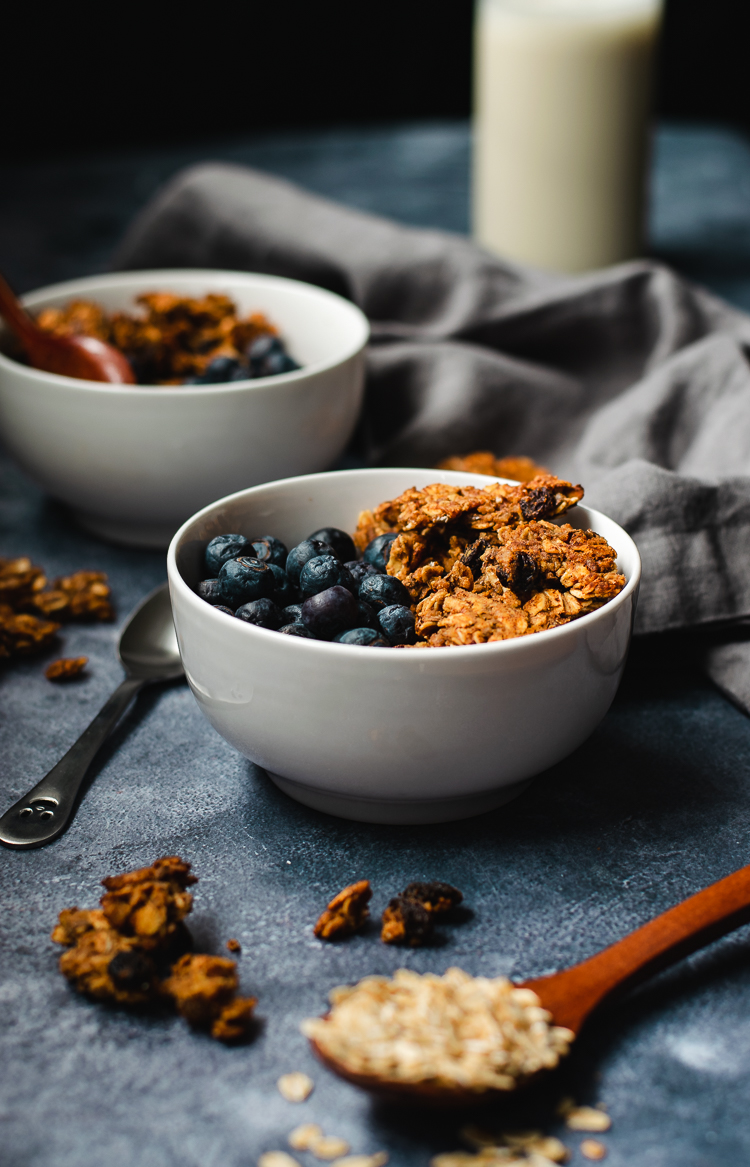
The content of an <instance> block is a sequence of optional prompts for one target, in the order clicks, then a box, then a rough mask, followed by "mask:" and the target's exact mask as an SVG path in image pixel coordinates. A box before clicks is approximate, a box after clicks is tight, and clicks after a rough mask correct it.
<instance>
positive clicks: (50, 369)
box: [0, 275, 135, 385]
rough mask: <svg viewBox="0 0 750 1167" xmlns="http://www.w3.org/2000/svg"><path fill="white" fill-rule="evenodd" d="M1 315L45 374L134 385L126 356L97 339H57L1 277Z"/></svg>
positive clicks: (84, 337) (88, 337)
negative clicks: (33, 318)
mask: <svg viewBox="0 0 750 1167" xmlns="http://www.w3.org/2000/svg"><path fill="white" fill-rule="evenodd" d="M0 315H2V316H4V317H5V319H6V321H7V322H8V324H9V325H10V327H11V329H12V330H13V332H14V333H15V334H16V336H17V337H18V339H19V341H20V342H21V344H22V346H23V349H24V352H25V353H26V356H27V357H28V358H29V363H30V364H31V365H32V367H33V368H35V369H43V370H44V371H45V373H61V374H62V375H63V376H64V377H80V378H81V379H82V380H84V381H111V382H113V383H114V384H118V385H135V375H134V373H133V370H132V368H131V365H130V361H129V360H128V359H127V357H125V356H123V354H122V353H121V352H119V350H118V349H116V348H113V347H112V345H111V344H105V342H104V341H103V340H97V338H96V337H94V336H54V335H53V334H52V333H51V332H45V331H44V329H42V328H40V327H39V325H38V324H36V322H35V321H34V320H32V318H31V316H29V314H28V312H27V311H26V309H25V308H23V307H22V305H21V304H20V303H19V301H18V300H17V299H16V297H15V296H14V294H13V292H12V291H11V290H10V288H9V287H8V284H7V283H6V282H5V280H4V279H3V277H2V276H1V275H0Z"/></svg>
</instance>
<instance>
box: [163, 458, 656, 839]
mask: <svg viewBox="0 0 750 1167" xmlns="http://www.w3.org/2000/svg"><path fill="white" fill-rule="evenodd" d="M490 481H493V480H491V479H488V478H485V477H482V476H479V475H473V474H463V473H456V472H450V471H441V470H424V469H421V470H409V469H398V470H392V469H378V470H348V471H338V472H334V473H328V474H316V475H309V476H306V477H301V478H293V479H287V480H286V481H281V482H272V483H267V484H266V485H264V486H257V487H255V488H253V489H252V490H245V491H242V492H241V493H239V494H235V495H232V496H231V497H229V498H224V499H221V500H219V501H218V502H215V503H213V504H212V505H211V506H209V507H206V508H205V509H204V510H202V511H200V513H199V514H197V515H195V516H193V518H191V519H190V520H189V521H188V522H187V523H185V524H184V526H183V527H182V528H181V529H180V530H179V531H178V532H177V534H176V535H175V537H174V539H173V540H172V544H171V546H170V548H169V553H168V557H167V562H168V574H169V584H170V591H171V596H172V607H173V612H174V621H175V628H176V631H177V640H178V643H179V646H180V652H181V653H182V660H183V663H184V666H185V673H186V675H187V679H188V682H189V684H190V687H191V689H192V691H193V693H194V694H195V697H196V699H197V701H198V704H199V705H200V707H201V709H202V710H203V712H204V714H205V715H206V717H207V718H208V720H209V721H210V722H211V724H212V725H213V726H214V728H215V729H216V730H218V732H219V733H220V734H221V736H222V737H224V738H226V740H227V741H228V742H230V743H231V745H233V746H234V747H235V748H236V749H237V750H239V751H240V753H242V754H244V755H245V756H246V757H248V758H250V759H251V760H252V761H253V762H256V763H257V764H258V765H259V766H262V767H264V769H266V770H267V771H268V772H269V775H270V777H271V778H272V779H273V781H274V782H275V783H276V784H277V786H279V787H280V788H281V789H282V790H283V791H285V792H286V793H287V794H289V795H291V796H292V797H293V798H296V799H298V800H299V801H300V802H303V803H306V804H307V805H308V806H312V807H315V808H316V809H318V810H322V811H327V812H329V813H331V814H336V815H341V816H342V817H344V818H350V819H358V820H362V821H367V822H380V823H431V822H442V821H449V820H452V819H459V818H465V817H468V816H469V815H473V814H479V813H481V812H483V811H486V810H490V809H492V808H493V807H496V806H500V805H501V804H502V803H503V802H506V801H508V800H509V799H510V798H513V797H514V796H515V795H516V794H517V793H519V792H520V790H521V789H523V788H524V786H525V785H526V784H527V783H528V781H529V780H530V779H531V778H532V777H533V776H534V775H535V774H538V773H539V772H540V771H542V770H545V769H546V768H547V767H549V766H552V765H554V763H555V762H559V761H560V760H561V759H562V758H564V757H565V756H566V755H567V754H569V753H570V752H571V751H572V750H574V749H575V748H576V747H577V746H579V745H580V744H581V742H583V741H584V740H585V739H586V738H587V737H588V736H589V734H590V733H591V732H592V730H593V729H594V728H595V727H596V725H597V724H598V723H599V722H600V721H601V719H602V718H603V717H604V714H605V713H606V712H607V709H608V708H609V706H610V704H611V702H612V699H613V697H614V695H615V692H616V690H617V686H618V684H619V682H620V677H621V676H622V671H623V668H624V666H625V658H626V656H627V651H628V644H629V641H630V634H631V629H632V624H633V617H634V615H635V605H636V599H637V593H638V583H639V579H640V558H639V555H638V551H637V549H636V546H635V544H634V543H633V541H632V539H631V538H630V537H629V536H628V535H627V534H626V533H625V531H623V530H622V528H621V527H619V526H618V525H617V524H616V523H614V522H613V521H612V520H611V519H608V518H606V517H605V516H604V515H602V514H600V513H599V512H598V511H593V510H590V509H589V508H587V507H583V506H577V507H574V508H573V509H572V510H570V511H568V512H567V513H566V514H565V516H564V521H566V522H569V523H571V524H573V525H574V526H578V527H592V528H593V529H594V530H595V531H598V532H599V533H600V534H601V535H604V537H605V538H606V539H607V540H608V541H609V543H610V544H611V545H612V546H613V547H614V548H615V550H616V551H617V553H618V564H619V569H620V571H622V572H623V573H624V574H625V576H626V577H627V584H626V586H625V588H624V589H623V590H622V592H620V594H619V595H618V596H617V597H616V598H615V599H613V600H611V601H610V602H609V603H608V604H605V605H604V606H603V607H602V608H600V609H599V610H598V611H597V612H593V613H590V614H589V615H587V616H583V617H581V618H580V619H578V620H574V621H572V622H571V623H570V624H566V625H564V626H563V627H561V628H555V629H553V630H551V631H549V632H541V633H537V634H535V635H533V636H526V637H522V638H519V639H516V640H506V641H501V642H498V643H494V644H482V645H471V646H468V647H462V648H426V649H384V648H383V649H378V648H365V647H360V646H356V645H343V644H332V643H327V642H321V641H312V640H305V639H303V638H297V637H292V636H281V635H279V633H277V632H270V631H268V630H266V629H264V628H257V627H255V626H254V625H251V624H244V623H242V622H241V621H240V620H236V619H235V618H234V617H233V616H228V615H226V614H225V613H222V612H218V611H216V609H215V608H213V607H211V606H210V605H209V604H207V603H206V602H205V601H204V600H202V599H200V597H199V596H198V595H196V593H195V591H194V588H195V587H196V585H197V584H198V581H199V580H200V579H201V578H202V561H203V554H204V550H205V547H206V544H207V543H208V541H209V540H210V539H212V538H213V537H214V536H215V535H219V534H222V533H227V532H238V533H239V534H243V535H246V536H251V537H254V538H256V537H258V536H259V535H266V534H270V535H276V536H277V537H278V538H280V539H282V540H283V541H284V542H285V543H286V544H287V546H288V547H289V548H291V547H292V546H294V544H296V543H298V542H299V541H300V540H301V539H304V538H305V537H306V536H307V535H308V534H309V533H310V532H311V531H315V530H317V529H318V528H320V527H323V526H336V527H340V528H342V529H343V530H346V531H350V532H351V531H354V529H355V527H356V524H357V518H358V515H359V513H360V511H362V510H364V509H367V508H372V507H374V506H375V505H377V504H378V503H380V502H383V501H384V500H385V499H390V498H394V497H395V496H397V495H398V494H400V493H401V492H402V491H403V490H406V489H407V488H408V487H410V486H417V487H422V486H426V485H427V484H428V483H430V482H447V483H455V484H457V485H467V484H471V485H475V486H486V485H488V483H489V482H490ZM499 481H503V480H502V479H501V480H499Z"/></svg>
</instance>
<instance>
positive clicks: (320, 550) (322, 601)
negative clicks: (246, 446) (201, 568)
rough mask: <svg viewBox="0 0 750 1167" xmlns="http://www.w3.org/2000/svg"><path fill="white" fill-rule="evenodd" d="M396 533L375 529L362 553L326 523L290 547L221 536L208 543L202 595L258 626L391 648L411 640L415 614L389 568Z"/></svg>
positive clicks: (266, 537)
mask: <svg viewBox="0 0 750 1167" xmlns="http://www.w3.org/2000/svg"><path fill="white" fill-rule="evenodd" d="M395 538H396V536H395V534H387V535H378V537H377V538H376V539H373V540H372V542H371V543H370V544H369V545H368V547H367V548H366V550H365V553H364V556H363V558H362V559H357V558H356V551H355V548H354V543H353V542H352V540H351V538H350V536H349V535H347V534H346V532H345V531H340V530H339V529H338V528H337V527H323V528H322V529H321V530H320V531H314V532H313V533H312V535H310V536H309V537H308V538H307V539H303V541H302V542H301V543H298V544H297V546H296V547H292V549H291V551H287V549H286V547H285V546H284V544H283V543H282V542H281V540H280V539H276V538H275V537H274V536H273V535H263V536H262V537H261V538H260V539H255V540H253V539H246V538H245V537H244V536H243V535H217V536H216V538H214V539H212V540H211V542H210V543H209V544H208V547H207V548H206V572H207V574H208V576H209V578H208V579H204V580H203V581H202V582H201V583H200V584H198V595H199V596H201V597H202V598H203V599H204V600H206V602H207V603H209V604H212V605H213V606H214V607H215V608H217V609H218V610H219V611H220V612H226V613H227V615H229V616H236V617H237V619H238V620H245V621H246V622H247V623H248V624H257V625H258V627H259V628H269V629H271V630H272V631H274V632H283V633H285V634H286V635H287V636H303V637H307V638H308V639H310V640H334V641H337V642H338V643H339V644H362V645H370V646H372V647H381V648H392V647H394V646H395V645H399V644H414V642H415V640H416V635H415V632H414V613H413V612H412V611H411V608H410V607H409V602H410V597H409V593H408V592H407V590H406V588H405V587H404V585H403V584H402V583H401V581H400V580H398V579H396V578H395V577H394V576H391V575H387V574H386V570H385V567H386V563H387V562H388V557H389V555H390V548H391V543H392V542H393V540H394V539H395Z"/></svg>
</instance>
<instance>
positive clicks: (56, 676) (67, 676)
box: [44, 656, 89, 681]
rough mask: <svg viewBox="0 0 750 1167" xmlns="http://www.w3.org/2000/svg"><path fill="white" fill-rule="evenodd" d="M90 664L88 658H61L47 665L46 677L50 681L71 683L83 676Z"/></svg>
mask: <svg viewBox="0 0 750 1167" xmlns="http://www.w3.org/2000/svg"><path fill="white" fill-rule="evenodd" d="M88 663H89V658H88V657H87V656H61V657H60V659H59V660H53V661H52V664H49V665H47V667H46V669H45V670H44V675H45V677H46V678H47V680H48V681H71V680H72V679H73V677H79V676H80V675H81V673H82V672H83V670H84V669H85V668H86V665H87V664H88Z"/></svg>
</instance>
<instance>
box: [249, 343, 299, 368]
mask: <svg viewBox="0 0 750 1167" xmlns="http://www.w3.org/2000/svg"><path fill="white" fill-rule="evenodd" d="M247 360H248V365H249V367H250V376H251V377H275V376H278V374H279V373H291V372H292V371H293V370H294V369H298V368H299V367H300V366H299V365H298V364H297V362H296V361H295V360H292V358H291V357H290V356H289V354H288V353H287V352H286V350H285V348H284V345H283V343H282V341H281V340H280V339H279V337H278V336H270V335H268V334H267V335H265V336H259V337H258V338H257V340H254V341H253V342H252V344H250V345H249V346H248V349H247Z"/></svg>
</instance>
